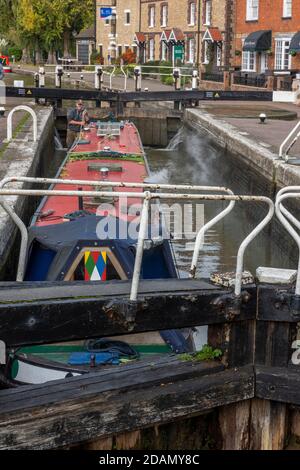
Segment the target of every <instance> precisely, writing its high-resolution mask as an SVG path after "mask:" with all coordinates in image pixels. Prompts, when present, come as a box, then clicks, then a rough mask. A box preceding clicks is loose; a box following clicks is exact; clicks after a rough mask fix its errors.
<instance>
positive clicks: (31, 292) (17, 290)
mask: <svg viewBox="0 0 300 470" xmlns="http://www.w3.org/2000/svg"><path fill="white" fill-rule="evenodd" d="M130 289H131V281H109V282H106V283H103V282H89V283H86V282H63V283H62V282H22V283H21V284H20V283H16V282H2V283H0V304H1V302H2V303H6V304H8V303H9V302H10V301H11V302H12V303H14V304H15V303H16V302H17V301H18V302H21V301H26V300H28V301H30V302H32V301H33V300H50V299H69V298H74V297H86V298H88V297H91V298H95V297H102V296H105V297H115V296H119V295H129V294H130ZM200 290H210V291H220V292H222V290H221V289H220V288H218V287H216V286H215V285H213V284H210V283H208V282H204V281H201V280H200V279H197V280H196V279H195V280H193V279H164V280H163V281H162V280H158V279H155V280H151V279H149V280H147V281H143V280H141V282H140V285H139V293H140V295H144V294H153V293H156V292H159V293H168V292H174V291H179V292H193V291H200ZM223 291H224V289H223Z"/></svg>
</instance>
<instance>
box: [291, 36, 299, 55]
mask: <svg viewBox="0 0 300 470" xmlns="http://www.w3.org/2000/svg"><path fill="white" fill-rule="evenodd" d="M290 51H295V52H299V51H300V31H298V32H297V33H296V34H295V35H294V36H293V37H292V40H291V44H290Z"/></svg>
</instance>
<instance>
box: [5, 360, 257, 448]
mask: <svg viewBox="0 0 300 470" xmlns="http://www.w3.org/2000/svg"><path fill="white" fill-rule="evenodd" d="M177 365H178V367H180V368H181V372H180V373H179V374H178V373H177V372H176V371H174V369H173V370H170V369H169V367H168V366H167V365H166V364H165V366H164V367H163V368H162V369H161V371H160V372H158V371H157V370H155V368H154V370H152V368H151V367H150V366H149V364H148V365H147V366H146V367H145V370H139V372H138V373H137V371H134V370H133V371H132V372H131V373H130V372H129V370H128V369H127V371H126V374H125V376H120V371H116V372H115V373H110V374H111V376H110V377H109V381H108V377H106V381H105V380H104V379H103V378H102V377H101V375H102V374H95V375H93V376H90V377H88V378H87V377H85V379H86V380H87V382H86V383H85V379H83V380H80V381H79V382H78V379H77V378H74V379H70V380H69V381H68V384H69V385H70V384H71V385H72V387H71V388H69V389H68V391H67V393H68V396H66V395H64V396H63V397H62V396H61V392H57V393H53V390H54V389H55V387H59V385H60V384H59V383H54V384H51V383H49V384H46V385H44V386H38V387H35V388H36V390H37V391H38V393H39V395H40V397H39V398H38V397H34V398H31V401H30V403H28V402H27V399H28V397H25V395H26V393H29V394H30V393H31V392H32V390H33V388H32V387H24V390H21V391H19V390H12V391H4V392H0V410H1V411H0V449H53V448H57V447H67V446H70V445H73V444H76V443H78V442H85V441H95V440H96V439H100V438H102V437H103V438H107V437H109V436H110V435H115V434H118V433H124V432H129V431H130V432H132V431H134V430H138V429H143V428H145V427H149V426H155V425H156V424H162V423H166V422H171V421H174V420H176V419H178V418H183V417H184V418H188V417H190V416H193V415H197V414H199V413H202V412H203V411H207V410H211V409H213V408H216V407H219V406H223V405H228V404H231V403H234V402H237V401H243V400H247V399H249V398H252V397H253V396H254V373H253V367H251V366H248V367H244V368H241V369H235V370H226V371H222V370H220V365H218V364H215V363H212V364H207V363H206V364H201V363H199V364H195V363H192V364H191V363H182V364H179V363H178V364H177ZM184 369H185V371H184ZM168 370H169V372H168ZM183 377H184V380H183ZM80 379H82V377H81V378H80ZM91 382H92V383H91ZM64 383H65V382H64ZM79 383H80V385H79ZM105 384H106V386H105ZM109 384H110V385H109ZM19 394H20V395H19ZM26 403H27V404H26Z"/></svg>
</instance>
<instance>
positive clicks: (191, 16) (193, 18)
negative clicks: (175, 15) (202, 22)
mask: <svg viewBox="0 0 300 470" xmlns="http://www.w3.org/2000/svg"><path fill="white" fill-rule="evenodd" d="M195 25H196V2H191V3H190V5H189V26H195Z"/></svg>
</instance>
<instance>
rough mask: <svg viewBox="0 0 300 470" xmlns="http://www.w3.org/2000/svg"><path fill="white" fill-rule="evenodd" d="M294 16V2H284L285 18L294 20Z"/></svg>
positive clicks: (283, 15)
mask: <svg viewBox="0 0 300 470" xmlns="http://www.w3.org/2000/svg"><path fill="white" fill-rule="evenodd" d="M292 14H293V0H283V12H282V17H283V18H292Z"/></svg>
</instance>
